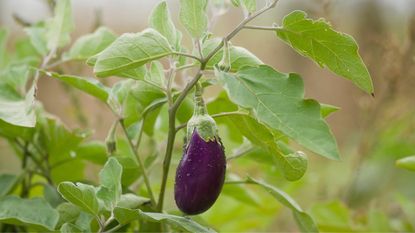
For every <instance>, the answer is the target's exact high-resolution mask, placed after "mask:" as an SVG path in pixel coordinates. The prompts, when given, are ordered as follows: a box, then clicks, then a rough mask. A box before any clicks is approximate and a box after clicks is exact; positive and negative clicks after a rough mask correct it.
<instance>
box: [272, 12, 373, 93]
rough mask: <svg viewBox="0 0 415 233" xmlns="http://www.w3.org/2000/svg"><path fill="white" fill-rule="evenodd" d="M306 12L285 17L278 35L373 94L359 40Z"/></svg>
mask: <svg viewBox="0 0 415 233" xmlns="http://www.w3.org/2000/svg"><path fill="white" fill-rule="evenodd" d="M306 17H307V14H306V13H305V12H303V11H294V12H292V13H290V14H288V15H287V16H285V17H284V20H283V25H282V26H281V27H280V28H278V29H277V36H278V37H279V38H280V39H282V40H283V41H285V42H286V43H287V44H288V45H290V46H291V47H292V48H294V49H295V50H296V51H297V52H298V53H300V54H301V55H303V56H306V57H309V58H311V59H312V60H313V61H315V62H316V63H317V64H319V65H320V66H321V67H327V68H328V69H330V70H331V71H333V72H334V73H336V74H338V75H340V76H342V77H344V78H346V79H349V80H351V81H352V82H353V83H354V84H355V85H357V86H358V87H359V88H361V89H362V90H364V91H366V92H367V93H373V84H372V80H371V78H370V74H369V72H368V70H367V68H366V66H365V64H364V63H363V61H362V58H361V57H360V55H359V53H358V46H357V43H356V41H355V40H354V39H353V38H352V37H351V36H349V35H347V34H344V33H340V32H337V31H335V30H333V29H332V27H331V25H330V24H328V23H327V22H326V21H324V20H323V19H320V20H311V19H308V18H306Z"/></svg>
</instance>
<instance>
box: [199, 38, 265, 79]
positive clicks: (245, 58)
mask: <svg viewBox="0 0 415 233" xmlns="http://www.w3.org/2000/svg"><path fill="white" fill-rule="evenodd" d="M220 43H221V39H219V38H214V39H210V40H207V41H206V42H204V43H203V50H202V52H203V54H204V55H205V56H207V55H208V54H209V53H211V52H212V51H213V50H214V49H215V48H216V47H217V46H218V45H219V44H220ZM229 55H230V64H231V70H230V71H232V72H236V71H238V70H239V69H241V68H242V67H244V66H258V65H260V64H263V62H262V61H261V60H259V58H257V57H256V56H255V55H254V54H252V53H251V52H249V51H248V50H247V49H245V48H243V47H238V46H230V47H229ZM222 56H223V49H221V50H219V51H218V52H217V53H215V55H214V56H213V57H212V58H211V59H210V60H209V62H208V64H207V68H208V69H212V68H213V67H214V65H216V64H218V63H219V61H220V60H221V59H222Z"/></svg>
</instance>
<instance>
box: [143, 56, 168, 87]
mask: <svg viewBox="0 0 415 233" xmlns="http://www.w3.org/2000/svg"><path fill="white" fill-rule="evenodd" d="M144 80H146V81H148V82H150V83H153V84H155V85H157V86H159V87H162V88H164V86H165V84H164V80H165V76H164V67H163V65H162V64H161V63H160V62H159V61H153V62H151V64H150V68H149V69H148V72H147V73H146V76H145V77H144Z"/></svg>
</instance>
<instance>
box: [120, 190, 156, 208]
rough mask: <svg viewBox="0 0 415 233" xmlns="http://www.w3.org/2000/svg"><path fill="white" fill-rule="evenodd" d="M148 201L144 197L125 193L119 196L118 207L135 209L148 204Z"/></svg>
mask: <svg viewBox="0 0 415 233" xmlns="http://www.w3.org/2000/svg"><path fill="white" fill-rule="evenodd" d="M149 203H150V199H148V198H146V197H140V196H137V195H135V194H132V193H126V194H123V195H121V197H120V201H119V202H118V204H117V206H118V207H123V208H129V209H137V208H138V207H139V206H141V205H144V204H149Z"/></svg>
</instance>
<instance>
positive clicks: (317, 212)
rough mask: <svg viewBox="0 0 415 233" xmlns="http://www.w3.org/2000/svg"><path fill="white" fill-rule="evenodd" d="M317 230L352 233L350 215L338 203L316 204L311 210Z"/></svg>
mask: <svg viewBox="0 0 415 233" xmlns="http://www.w3.org/2000/svg"><path fill="white" fill-rule="evenodd" d="M311 215H312V216H313V217H314V218H315V220H316V222H317V223H318V226H319V228H320V229H321V230H322V231H325V232H352V231H353V229H352V227H351V222H350V213H349V210H348V209H347V207H346V206H345V205H344V204H343V203H341V202H340V201H332V202H327V203H318V204H315V205H314V206H313V207H312V208H311Z"/></svg>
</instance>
